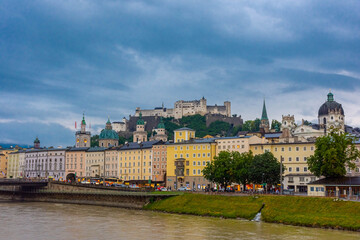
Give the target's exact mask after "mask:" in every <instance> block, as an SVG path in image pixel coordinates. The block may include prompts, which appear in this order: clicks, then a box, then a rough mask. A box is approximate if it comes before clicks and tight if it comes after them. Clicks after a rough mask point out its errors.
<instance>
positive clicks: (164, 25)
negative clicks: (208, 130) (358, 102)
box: [0, 0, 360, 145]
mask: <svg viewBox="0 0 360 240" xmlns="http://www.w3.org/2000/svg"><path fill="white" fill-rule="evenodd" d="M359 22H360V14H359V13H358V2H357V1H346V2H339V1H327V2H323V1H301V2H300V1H299V2H294V1H276V2H274V3H269V2H268V1H230V0H229V1H226V0H224V1H180V2H177V1H140V0H139V1H136V0H135V1H1V4H0V53H1V54H0V83H1V88H0V94H1V95H0V103H1V104H2V106H3V107H2V108H0V114H1V115H0V132H1V134H2V135H3V139H10V137H9V136H12V137H14V136H15V135H14V134H12V132H11V131H13V130H11V131H10V129H9V128H7V127H6V126H5V125H4V124H14V126H15V125H22V124H23V125H24V126H25V125H26V124H30V122H31V123H36V121H42V123H44V124H49V125H51V124H54V128H53V131H54V132H61V131H62V128H66V129H69V130H70V129H71V128H73V127H72V126H70V125H72V124H73V122H74V121H75V120H79V119H78V118H80V117H81V114H82V112H83V111H85V112H86V114H87V116H88V117H89V118H90V119H92V121H93V123H94V125H97V126H101V125H102V124H103V122H104V121H105V120H106V116H107V115H111V117H112V119H114V120H119V119H121V118H122V117H123V116H128V115H129V114H132V113H133V111H134V108H135V107H138V106H140V107H142V108H152V107H155V106H159V105H160V104H161V103H162V102H165V105H166V106H167V107H172V104H173V102H174V101H176V100H178V99H184V100H190V99H198V98H200V97H202V96H203V95H205V97H207V98H208V102H209V103H210V104H215V103H218V104H220V103H222V102H223V101H225V100H230V101H232V107H233V112H235V113H240V114H241V115H242V116H243V117H245V118H255V117H257V116H258V112H259V111H260V110H259V109H256V108H257V107H259V108H261V106H257V102H259V104H258V105H261V99H262V98H263V97H264V96H266V97H267V98H270V99H271V98H273V99H274V102H271V100H270V104H269V105H270V106H269V109H270V110H272V111H273V113H272V115H273V116H274V117H275V118H278V120H280V119H279V117H281V114H282V113H283V112H281V111H289V112H294V113H298V114H300V115H308V114H309V113H310V112H312V111H313V112H316V106H311V107H309V106H302V105H296V103H294V104H295V105H289V106H286V105H285V106H284V99H279V96H283V98H286V97H288V96H287V95H288V94H291V93H295V94H294V95H293V96H299V95H301V96H304V95H305V96H307V97H308V98H309V99H308V101H309V103H311V102H319V101H320V100H321V99H323V98H324V97H323V96H324V95H326V91H327V89H329V88H332V89H333V90H334V91H335V92H336V91H338V92H339V94H340V96H339V98H340V100H342V101H343V102H342V103H343V105H346V104H347V103H348V105H350V106H352V105H351V104H350V102H349V101H351V100H350V99H348V98H347V96H350V95H351V94H352V93H354V92H356V91H358V90H359V88H360V80H359V76H360V73H359V65H360V62H359V61H360V60H359V58H358V56H359V52H360V41H359V40H360V24H359ZM311 91H318V92H316V93H313V94H310V92H311ZM347 93H349V94H347ZM335 94H336V93H335ZM319 95H321V96H319ZM293 96H292V98H293ZM336 96H338V95H336ZM275 99H276V100H277V101H276V102H275ZM294 101H295V100H294ZM321 101H322V100H321ZM287 108H289V109H287ZM309 109H310V110H309ZM353 112H354V115H352V116H351V115H350V116H351V117H353V120H352V123H358V121H360V116H359V115H358V114H357V115H356V112H357V111H356V109H353ZM314 115H316V114H315V113H314ZM315 117H316V116H315ZM315 117H314V118H315ZM104 119H105V120H104ZM354 119H355V120H354ZM26 126H28V125H26ZM60 126H61V127H60ZM37 131H38V130H37V129H35V128H34V129H31V128H30V129H29V130H28V131H26V133H25V134H22V136H19V135H16V137H14V139H15V140H16V141H19V142H23V141H22V140H23V139H22V137H24V138H25V139H26V141H30V139H31V140H32V138H33V136H34V135H36V134H35V133H36V132H37ZM60 138H61V140H58V139H57V138H52V139H47V141H48V142H49V143H50V144H53V145H56V142H57V141H59V142H68V143H69V144H72V141H73V139H71V138H70V139H69V138H68V137H66V136H65V135H61V137H60ZM0 142H1V138H0ZM48 145H49V144H48Z"/></svg>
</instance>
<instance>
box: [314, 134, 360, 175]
mask: <svg viewBox="0 0 360 240" xmlns="http://www.w3.org/2000/svg"><path fill="white" fill-rule="evenodd" d="M355 141H356V137H354V136H352V135H350V134H349V133H343V132H340V131H339V130H338V129H332V130H331V131H330V132H329V134H328V135H326V136H323V137H319V138H317V139H316V142H315V152H314V155H312V156H310V157H309V158H308V160H307V162H308V165H309V170H310V171H311V172H312V173H313V174H314V175H315V176H317V177H320V176H325V177H342V176H345V175H346V167H349V168H350V169H354V168H355V163H354V161H355V160H356V159H357V158H360V153H359V150H358V149H357V148H356V146H355Z"/></svg>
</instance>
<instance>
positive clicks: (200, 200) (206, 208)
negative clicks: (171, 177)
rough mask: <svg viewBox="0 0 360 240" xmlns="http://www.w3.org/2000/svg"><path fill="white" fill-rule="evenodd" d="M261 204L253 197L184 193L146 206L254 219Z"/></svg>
mask: <svg viewBox="0 0 360 240" xmlns="http://www.w3.org/2000/svg"><path fill="white" fill-rule="evenodd" d="M261 206H262V201H261V200H260V199H256V198H253V197H241V198H239V197H228V196H215V195H212V196H208V195H203V194H183V195H181V196H176V197H171V198H167V199H164V200H161V201H157V202H154V203H152V204H149V205H147V206H145V207H144V208H145V209H149V210H158V211H165V212H171V213H184V214H194V215H201V216H215V217H226V218H238V217H239V218H246V219H253V218H254V217H255V215H256V213H257V212H258V211H259V209H260V208H261Z"/></svg>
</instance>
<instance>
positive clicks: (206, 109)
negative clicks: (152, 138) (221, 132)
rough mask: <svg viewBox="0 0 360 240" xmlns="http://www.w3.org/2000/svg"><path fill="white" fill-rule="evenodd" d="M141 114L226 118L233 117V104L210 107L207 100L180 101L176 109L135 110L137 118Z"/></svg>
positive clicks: (176, 117)
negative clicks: (198, 115)
mask: <svg viewBox="0 0 360 240" xmlns="http://www.w3.org/2000/svg"><path fill="white" fill-rule="evenodd" d="M140 112H141V113H142V116H144V117H155V116H157V117H173V118H175V119H180V118H182V117H185V116H191V115H195V114H200V115H202V116H204V115H206V114H211V115H222V116H224V117H231V103H230V102H229V101H225V102H224V105H223V106H218V105H216V104H215V106H208V105H207V104H206V98H204V97H203V98H202V99H200V100H193V101H184V100H179V101H176V102H175V103H174V108H165V107H164V105H163V106H162V107H156V108H154V109H151V110H148V109H140V107H137V108H136V110H135V117H139V114H140Z"/></svg>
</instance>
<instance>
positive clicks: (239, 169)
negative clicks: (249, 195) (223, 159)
mask: <svg viewBox="0 0 360 240" xmlns="http://www.w3.org/2000/svg"><path fill="white" fill-rule="evenodd" d="M232 153H233V162H234V166H233V171H232V173H233V181H234V182H236V183H240V184H243V185H244V189H246V184H248V183H250V172H249V170H250V166H251V163H252V161H253V159H254V156H253V154H252V152H251V151H250V152H248V153H241V154H240V153H239V152H232Z"/></svg>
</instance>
